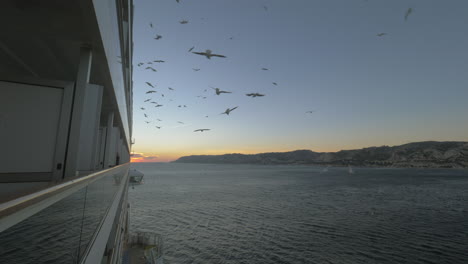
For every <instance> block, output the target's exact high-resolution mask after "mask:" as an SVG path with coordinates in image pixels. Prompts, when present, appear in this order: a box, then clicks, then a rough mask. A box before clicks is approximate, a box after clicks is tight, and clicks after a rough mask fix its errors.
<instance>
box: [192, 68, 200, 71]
mask: <svg viewBox="0 0 468 264" xmlns="http://www.w3.org/2000/svg"><path fill="white" fill-rule="evenodd" d="M192 70H194V71H199V70H200V69H196V68H192Z"/></svg>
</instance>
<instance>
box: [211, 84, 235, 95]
mask: <svg viewBox="0 0 468 264" xmlns="http://www.w3.org/2000/svg"><path fill="white" fill-rule="evenodd" d="M210 87H211V86H210ZM211 89H214V90H215V91H216V95H220V94H222V93H232V92H228V91H222V90H220V89H219V88H215V87H211Z"/></svg>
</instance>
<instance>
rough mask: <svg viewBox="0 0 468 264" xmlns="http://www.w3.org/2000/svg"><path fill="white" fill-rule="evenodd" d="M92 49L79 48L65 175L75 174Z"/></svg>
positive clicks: (71, 175)
mask: <svg viewBox="0 0 468 264" xmlns="http://www.w3.org/2000/svg"><path fill="white" fill-rule="evenodd" d="M92 58H93V56H92V50H91V48H90V47H84V46H83V47H81V48H80V63H79V65H78V73H77V76H76V83H75V95H74V98H73V110H72V117H71V125H70V134H69V138H68V150H67V160H66V164H65V177H73V176H76V173H77V166H78V154H79V153H80V133H81V126H82V123H83V118H82V115H83V108H84V101H85V96H86V87H87V85H88V82H89V78H90V74H91V62H92Z"/></svg>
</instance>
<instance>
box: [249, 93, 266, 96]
mask: <svg viewBox="0 0 468 264" xmlns="http://www.w3.org/2000/svg"><path fill="white" fill-rule="evenodd" d="M246 95H247V96H252V97H257V96H265V95H264V94H259V93H249V94H246Z"/></svg>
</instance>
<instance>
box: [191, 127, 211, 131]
mask: <svg viewBox="0 0 468 264" xmlns="http://www.w3.org/2000/svg"><path fill="white" fill-rule="evenodd" d="M209 130H211V129H208V128H200V129H195V130H194V131H193V132H203V131H209Z"/></svg>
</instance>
